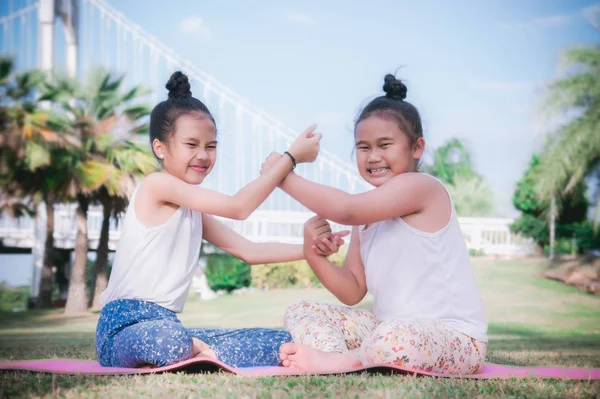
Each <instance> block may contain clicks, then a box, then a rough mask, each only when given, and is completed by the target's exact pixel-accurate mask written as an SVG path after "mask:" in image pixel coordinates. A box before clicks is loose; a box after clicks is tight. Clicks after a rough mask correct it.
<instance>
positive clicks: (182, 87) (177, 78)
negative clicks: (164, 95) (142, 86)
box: [165, 71, 192, 98]
mask: <svg viewBox="0 0 600 399" xmlns="http://www.w3.org/2000/svg"><path fill="white" fill-rule="evenodd" d="M165 87H166V88H167V90H169V98H173V97H179V96H188V97H191V96H192V92H191V91H190V89H191V86H190V82H189V81H188V77H187V76H186V75H184V74H183V73H181V71H177V72H174V73H173V74H172V75H171V77H170V78H169V81H168V82H167V84H166V86H165Z"/></svg>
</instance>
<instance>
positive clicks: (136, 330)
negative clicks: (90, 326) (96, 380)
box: [109, 321, 193, 367]
mask: <svg viewBox="0 0 600 399" xmlns="http://www.w3.org/2000/svg"><path fill="white" fill-rule="evenodd" d="M109 350H110V352H111V353H110V354H109V357H110V363H111V366H113V367H140V366H144V365H152V366H158V367H161V366H168V365H170V364H173V363H177V362H180V361H183V360H187V359H189V358H191V357H192V353H193V348H192V337H191V336H190V335H189V333H188V332H187V330H186V329H185V328H184V327H183V326H182V325H181V324H180V323H175V322H171V321H155V322H146V323H138V324H135V325H133V326H131V327H128V328H126V329H124V330H122V331H121V332H120V333H119V334H117V335H116V336H115V337H114V343H113V345H112V347H111V348H110V349H109Z"/></svg>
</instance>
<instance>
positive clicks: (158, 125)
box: [150, 71, 216, 156]
mask: <svg viewBox="0 0 600 399" xmlns="http://www.w3.org/2000/svg"><path fill="white" fill-rule="evenodd" d="M165 87H166V88H167V90H169V96H168V98H167V99H166V100H165V101H161V102H160V103H158V104H157V105H156V106H155V107H154V109H152V113H151V114H150V145H152V142H153V141H154V139H158V140H159V141H161V142H163V143H166V142H167V141H168V140H169V137H170V136H171V134H173V132H174V131H175V123H176V122H177V118H179V117H180V116H181V115H185V114H201V115H204V116H207V117H208V118H210V120H211V121H212V122H213V123H214V124H215V127H216V123H215V118H213V116H212V114H211V113H210V111H209V110H208V108H207V107H206V105H204V103H203V102H202V101H200V100H198V99H197V98H195V97H192V92H191V91H190V89H191V86H190V82H189V81H188V77H187V76H186V75H184V74H183V73H181V72H180V71H177V72H174V73H173V74H172V75H171V77H170V78H169V81H168V82H167V84H166V85H165ZM152 151H153V152H154V149H152ZM154 155H155V156H156V154H154Z"/></svg>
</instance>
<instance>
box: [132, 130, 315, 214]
mask: <svg viewBox="0 0 600 399" xmlns="http://www.w3.org/2000/svg"><path fill="white" fill-rule="evenodd" d="M314 130H315V127H314V126H311V127H310V128H308V129H307V130H306V131H304V132H303V133H302V134H301V135H299V136H298V138H297V139H296V140H295V141H294V142H293V143H292V145H291V146H290V149H289V152H290V153H291V154H292V155H293V157H294V158H295V160H296V161H297V162H298V163H301V162H312V161H314V160H315V159H316V157H317V155H318V153H319V141H320V139H321V135H320V134H314V133H313V132H314ZM292 165H293V161H292V157H290V156H284V157H281V159H279V160H278V161H277V162H275V163H274V164H273V166H272V167H270V168H269V170H268V171H266V172H265V173H263V174H262V175H261V176H260V177H258V178H257V179H256V180H253V181H252V182H250V183H249V184H248V185H246V186H244V187H243V188H242V189H241V190H240V191H238V192H237V193H236V194H234V195H232V196H231V195H226V194H221V193H218V192H215V191H213V190H210V189H206V188H202V187H197V186H193V185H191V184H188V183H186V182H184V181H182V180H180V179H178V178H176V177H174V176H172V175H170V174H168V173H160V172H158V173H154V174H152V175H149V176H148V177H146V179H145V180H144V183H143V184H142V186H141V187H140V189H141V190H144V196H147V197H148V198H151V199H152V200H153V201H155V202H158V203H169V204H175V205H178V206H182V207H184V208H188V209H192V210H195V211H199V212H202V213H208V214H211V215H217V216H222V217H226V218H230V219H237V220H243V219H246V218H247V217H248V216H249V215H250V214H251V213H252V212H254V211H255V210H256V208H258V206H259V205H260V204H261V203H263V202H264V201H265V199H267V197H268V196H269V194H271V192H272V191H273V190H274V189H275V187H277V185H278V184H279V183H280V182H281V180H282V179H283V178H284V177H285V176H286V175H287V174H288V173H289V172H290V171H291V170H292Z"/></svg>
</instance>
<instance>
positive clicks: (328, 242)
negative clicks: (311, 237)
mask: <svg viewBox="0 0 600 399" xmlns="http://www.w3.org/2000/svg"><path fill="white" fill-rule="evenodd" d="M321 241H322V242H323V244H325V246H326V247H327V249H328V250H329V251H330V252H337V251H338V249H339V248H338V246H337V244H336V243H335V242H333V241H331V240H330V239H328V238H324V239H323V240H321Z"/></svg>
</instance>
